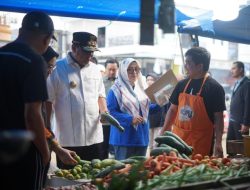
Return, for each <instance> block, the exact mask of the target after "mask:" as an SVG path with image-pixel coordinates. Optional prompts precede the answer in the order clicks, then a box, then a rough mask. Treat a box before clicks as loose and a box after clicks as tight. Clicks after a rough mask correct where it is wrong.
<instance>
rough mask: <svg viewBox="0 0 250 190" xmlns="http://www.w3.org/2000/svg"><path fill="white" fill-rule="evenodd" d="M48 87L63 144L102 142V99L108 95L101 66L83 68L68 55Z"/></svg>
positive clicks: (60, 140)
mask: <svg viewBox="0 0 250 190" xmlns="http://www.w3.org/2000/svg"><path fill="white" fill-rule="evenodd" d="M47 86H48V94H49V101H51V102H52V103H53V105H54V109H55V117H56V127H55V136H56V138H57V139H58V141H59V143H60V144H61V145H62V146H69V147H74V146H89V145H92V144H96V143H100V142H102V141H103V132H102V127H101V123H100V118H99V106H98V98H99V97H105V89H104V85H103V80H102V76H101V73H100V72H99V70H98V68H97V66H96V65H95V64H91V63H90V64H87V65H85V66H84V67H83V68H80V67H79V65H78V64H77V63H76V62H75V61H74V60H73V59H72V58H71V56H70V55H69V54H68V55H67V57H66V58H64V59H62V60H59V61H58V62H57V66H56V69H55V70H54V71H53V73H52V74H51V75H50V77H49V78H48V81H47Z"/></svg>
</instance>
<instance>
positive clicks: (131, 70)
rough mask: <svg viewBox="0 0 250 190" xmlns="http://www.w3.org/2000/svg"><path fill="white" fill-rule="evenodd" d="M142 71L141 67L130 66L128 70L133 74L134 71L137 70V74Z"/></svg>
mask: <svg viewBox="0 0 250 190" xmlns="http://www.w3.org/2000/svg"><path fill="white" fill-rule="evenodd" d="M140 71H141V69H140V68H128V70H127V72H128V73H129V74H133V73H134V72H135V73H136V74H138V73H139V72H140Z"/></svg>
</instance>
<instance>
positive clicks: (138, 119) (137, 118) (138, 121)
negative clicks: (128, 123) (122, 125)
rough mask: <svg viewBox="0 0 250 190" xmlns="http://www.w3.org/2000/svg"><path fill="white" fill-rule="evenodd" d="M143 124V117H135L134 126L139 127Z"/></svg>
mask: <svg viewBox="0 0 250 190" xmlns="http://www.w3.org/2000/svg"><path fill="white" fill-rule="evenodd" d="M143 122H144V119H143V117H141V116H136V117H134V118H133V120H132V125H138V124H140V123H143Z"/></svg>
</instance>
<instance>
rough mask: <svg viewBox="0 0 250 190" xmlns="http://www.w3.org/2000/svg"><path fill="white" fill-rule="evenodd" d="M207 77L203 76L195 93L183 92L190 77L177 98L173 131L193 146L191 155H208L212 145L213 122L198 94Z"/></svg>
mask: <svg viewBox="0 0 250 190" xmlns="http://www.w3.org/2000/svg"><path fill="white" fill-rule="evenodd" d="M207 77H208V75H206V76H205V77H204V79H203V82H202V85H201V88H200V90H199V92H198V93H197V95H192V94H186V93H185V92H186V90H187V88H188V85H189V84H190V82H191V80H192V79H190V80H189V81H188V83H187V85H186V86H185V88H184V91H183V92H182V93H180V95H179V99H178V101H179V105H178V111H177V116H176V118H175V122H174V127H173V132H174V133H175V134H177V135H178V136H179V137H180V138H182V139H183V140H184V141H185V142H186V143H187V144H188V145H190V146H192V147H193V155H194V154H202V155H203V156H206V155H209V154H210V150H211V146H212V138H213V123H212V122H211V121H210V119H209V117H208V114H207V112H206V108H205V104H204V101H203V97H201V96H200V94H201V91H202V88H203V85H204V83H205V81H206V79H207Z"/></svg>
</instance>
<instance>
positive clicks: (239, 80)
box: [235, 76, 246, 84]
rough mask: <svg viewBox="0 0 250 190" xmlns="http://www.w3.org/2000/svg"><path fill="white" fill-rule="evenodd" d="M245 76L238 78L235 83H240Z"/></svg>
mask: <svg viewBox="0 0 250 190" xmlns="http://www.w3.org/2000/svg"><path fill="white" fill-rule="evenodd" d="M245 78H246V76H243V77H241V78H240V79H238V80H237V81H236V82H235V83H238V84H240V83H241V82H242V81H243V80H244V79H245Z"/></svg>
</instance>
